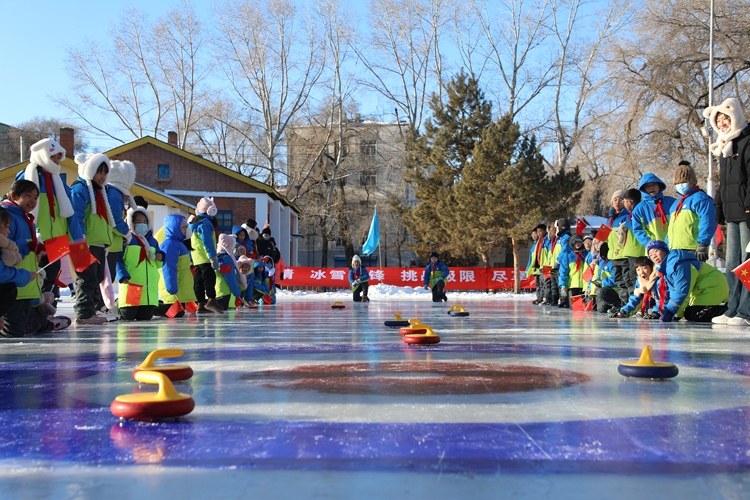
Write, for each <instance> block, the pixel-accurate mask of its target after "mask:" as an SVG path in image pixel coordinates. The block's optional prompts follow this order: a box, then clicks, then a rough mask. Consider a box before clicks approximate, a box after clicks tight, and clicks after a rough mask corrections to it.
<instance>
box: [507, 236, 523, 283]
mask: <svg viewBox="0 0 750 500" xmlns="http://www.w3.org/2000/svg"><path fill="white" fill-rule="evenodd" d="M510 242H511V245H512V246H513V293H514V294H516V295H518V294H520V293H521V275H520V273H519V272H518V241H516V239H515V238H511V239H510Z"/></svg>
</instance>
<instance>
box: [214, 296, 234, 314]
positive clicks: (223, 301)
mask: <svg viewBox="0 0 750 500" xmlns="http://www.w3.org/2000/svg"><path fill="white" fill-rule="evenodd" d="M231 298H232V296H231V295H224V296H223V297H216V302H218V303H219V305H220V306H221V308H222V309H224V310H225V311H226V310H227V309H229V299H231Z"/></svg>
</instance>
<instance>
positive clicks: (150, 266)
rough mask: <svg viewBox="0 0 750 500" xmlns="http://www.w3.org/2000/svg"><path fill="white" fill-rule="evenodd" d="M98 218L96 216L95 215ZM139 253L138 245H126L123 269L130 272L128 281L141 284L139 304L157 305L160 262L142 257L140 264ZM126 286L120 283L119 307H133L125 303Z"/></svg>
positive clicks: (127, 286) (128, 286)
mask: <svg viewBox="0 0 750 500" xmlns="http://www.w3.org/2000/svg"><path fill="white" fill-rule="evenodd" d="M97 218H98V217H97ZM140 255H141V246H140V245H128V247H127V248H126V249H125V254H124V255H123V256H122V260H123V262H124V263H125V269H127V270H128V273H129V274H130V283H133V284H134V285H141V286H143V293H142V294H141V302H140V304H138V305H141V306H158V305H159V267H161V262H159V261H157V260H151V261H149V260H148V259H144V260H143V262H141V263H140V264H139V263H138V260H139V258H140ZM128 288H130V285H128V284H127V283H120V290H119V293H118V297H117V305H118V306H119V307H134V306H135V304H128V303H127V296H128Z"/></svg>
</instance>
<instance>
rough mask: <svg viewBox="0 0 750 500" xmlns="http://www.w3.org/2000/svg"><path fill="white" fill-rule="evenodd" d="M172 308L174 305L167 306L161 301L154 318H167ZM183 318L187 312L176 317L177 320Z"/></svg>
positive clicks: (155, 309) (181, 312)
mask: <svg viewBox="0 0 750 500" xmlns="http://www.w3.org/2000/svg"><path fill="white" fill-rule="evenodd" d="M170 307H172V304H165V303H164V302H161V301H160V302H159V305H158V306H156V307H155V308H154V316H166V315H167V311H169V308H170ZM183 316H185V311H180V312H178V313H177V314H175V315H174V317H175V318H181V317H183Z"/></svg>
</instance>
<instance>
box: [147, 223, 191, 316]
mask: <svg viewBox="0 0 750 500" xmlns="http://www.w3.org/2000/svg"><path fill="white" fill-rule="evenodd" d="M187 228H188V223H187V220H186V219H185V217H183V216H182V215H178V214H169V215H167V216H166V217H164V242H163V243H162V244H161V245H159V248H160V249H161V251H162V252H163V253H164V264H163V265H162V268H161V276H160V278H159V296H160V298H161V302H160V304H159V306H158V307H157V308H156V310H155V311H154V314H155V315H157V316H165V315H166V314H167V311H168V310H169V308H170V307H172V304H174V303H175V302H176V301H180V303H181V304H186V303H188V302H195V291H194V290H193V273H192V271H191V270H190V252H189V251H188V249H187V247H186V246H185V242H184V240H185V236H186V235H187ZM184 315H185V311H180V312H178V313H177V315H176V316H175V317H176V318H181V317H182V316H184Z"/></svg>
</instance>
